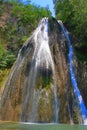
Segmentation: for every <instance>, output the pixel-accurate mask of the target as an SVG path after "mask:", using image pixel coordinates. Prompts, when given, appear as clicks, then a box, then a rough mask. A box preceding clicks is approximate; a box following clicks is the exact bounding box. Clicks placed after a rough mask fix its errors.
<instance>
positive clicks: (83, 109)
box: [58, 20, 87, 125]
mask: <svg viewBox="0 0 87 130" xmlns="http://www.w3.org/2000/svg"><path fill="white" fill-rule="evenodd" d="M58 23H59V24H60V26H61V29H62V31H63V33H64V35H65V37H66V40H67V43H68V48H69V54H68V59H69V68H70V77H71V82H72V86H73V89H74V94H75V96H76V99H77V102H78V105H79V107H80V112H81V116H82V119H83V122H84V124H86V125H87V109H86V107H85V104H84V101H83V98H82V96H81V94H80V91H79V88H78V85H77V82H76V78H75V74H74V69H73V47H72V45H71V41H70V38H69V35H68V31H67V30H66V29H65V27H64V26H63V23H62V21H60V20H59V21H58Z"/></svg>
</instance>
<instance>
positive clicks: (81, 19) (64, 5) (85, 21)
mask: <svg viewBox="0 0 87 130" xmlns="http://www.w3.org/2000/svg"><path fill="white" fill-rule="evenodd" d="M54 4H55V12H56V17H57V19H61V20H62V21H63V22H64V23H65V25H66V26H67V28H68V30H69V31H70V32H72V33H73V34H74V35H75V36H76V37H77V38H78V39H79V40H80V42H81V44H82V46H84V45H85V46H86V48H87V28H86V27H87V0H55V1H54ZM78 47H79V44H78ZM80 49H81V48H80ZM82 51H83V50H82ZM77 53H78V52H77ZM80 55H81V54H80ZM85 55H86V56H87V54H86V53H85ZM81 56H82V57H83V55H81Z"/></svg>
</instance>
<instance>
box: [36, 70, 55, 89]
mask: <svg viewBox="0 0 87 130" xmlns="http://www.w3.org/2000/svg"><path fill="white" fill-rule="evenodd" d="M43 70H44V69H43ZM43 70H42V71H43ZM51 83H52V73H49V74H48V73H47V72H38V74H37V81H36V89H40V88H42V89H43V88H46V89H49V88H50V86H51Z"/></svg>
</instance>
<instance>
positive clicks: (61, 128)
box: [0, 122, 87, 130]
mask: <svg viewBox="0 0 87 130" xmlns="http://www.w3.org/2000/svg"><path fill="white" fill-rule="evenodd" d="M0 130H87V126H86V125H67V124H50V123H47V124H44V123H43V124H40V123H37V124H33V123H15V122H0Z"/></svg>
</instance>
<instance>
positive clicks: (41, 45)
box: [21, 18, 58, 123]
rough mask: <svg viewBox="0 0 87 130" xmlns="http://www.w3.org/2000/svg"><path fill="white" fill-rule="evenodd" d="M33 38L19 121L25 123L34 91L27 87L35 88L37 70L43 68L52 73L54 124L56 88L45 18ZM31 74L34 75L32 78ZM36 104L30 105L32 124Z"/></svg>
mask: <svg viewBox="0 0 87 130" xmlns="http://www.w3.org/2000/svg"><path fill="white" fill-rule="evenodd" d="M33 37H34V41H35V49H34V54H33V57H32V63H31V69H30V74H29V82H28V88H27V95H26V97H25V100H24V104H23V109H22V115H21V121H25V118H26V117H25V115H26V114H25V113H26V109H27V104H28V101H29V98H30V95H29V94H30V93H32V90H34V89H30V87H29V86H32V87H31V88H34V87H35V83H36V76H37V71H38V68H39V67H40V68H43V69H44V67H45V68H46V69H49V68H51V69H52V73H53V91H54V106H55V110H54V111H55V112H54V115H55V119H54V122H55V123H57V122H58V99H57V98H58V97H57V86H56V78H55V69H54V63H53V59H52V56H51V51H50V47H49V38H48V19H47V18H43V19H42V20H41V22H40V24H39V26H38V27H37V29H36V30H35V32H34V33H33ZM33 74H34V76H33ZM32 77H33V78H32ZM32 80H33V83H32ZM29 91H30V92H29ZM33 93H34V97H33V98H37V97H36V96H35V94H36V92H35V91H34V92H33ZM40 94H41V92H39V95H40ZM38 100H40V96H39V97H38ZM33 101H34V100H33V99H32V102H33ZM36 103H37V105H35V104H36ZM36 103H35V102H33V103H32V108H31V109H32V110H31V112H30V113H29V120H28V121H30V122H34V121H35V118H36V117H35V115H36V113H37V109H38V103H39V101H36Z"/></svg>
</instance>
